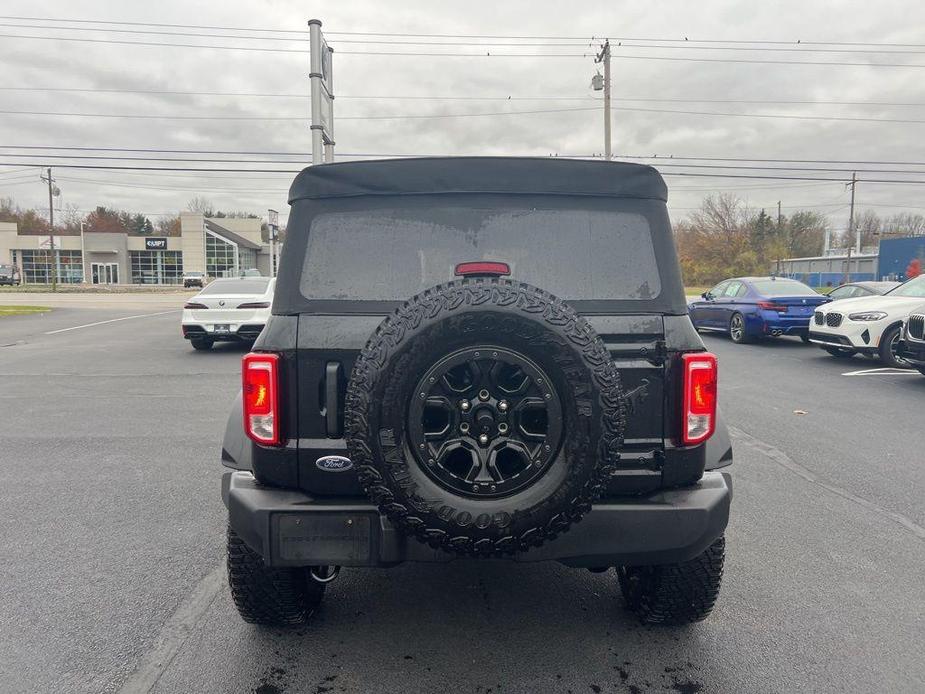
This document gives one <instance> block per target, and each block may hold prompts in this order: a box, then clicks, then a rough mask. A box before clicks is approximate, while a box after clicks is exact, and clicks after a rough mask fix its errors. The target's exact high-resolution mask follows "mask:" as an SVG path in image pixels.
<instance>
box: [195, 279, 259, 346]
mask: <svg viewBox="0 0 925 694" xmlns="http://www.w3.org/2000/svg"><path fill="white" fill-rule="evenodd" d="M275 285H276V280H272V279H269V278H268V277H254V278H250V277H247V278H239V279H218V280H215V281H213V282H211V283H210V284H209V285H208V286H206V287H205V288H204V289H203V290H202V291H201V292H199V293H198V294H197V295H196V296H194V297H192V298H191V299H190V300H189V301H188V302H187V303H186V305H184V306H183V318H182V319H181V320H182V323H181V326H182V329H183V337H185V338H186V339H187V340H189V341H190V344H191V345H193V349H197V350H208V349H212V345H213V344H214V343H215V342H219V341H225V342H228V341H235V340H243V341H250V342H253V341H254V340H256V339H257V336H258V335H260V331H261V330H263V326H264V325H266V322H267V319H268V318H269V317H270V305H271V304H272V303H273V289H274V286H275Z"/></svg>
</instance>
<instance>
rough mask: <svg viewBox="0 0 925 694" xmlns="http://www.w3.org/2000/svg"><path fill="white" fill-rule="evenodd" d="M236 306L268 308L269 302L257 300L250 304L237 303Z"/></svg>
mask: <svg viewBox="0 0 925 694" xmlns="http://www.w3.org/2000/svg"><path fill="white" fill-rule="evenodd" d="M238 308H270V304H269V302H267V301H258V302H256V303H252V304H238Z"/></svg>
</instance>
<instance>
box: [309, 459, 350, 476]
mask: <svg viewBox="0 0 925 694" xmlns="http://www.w3.org/2000/svg"><path fill="white" fill-rule="evenodd" d="M315 465H317V466H318V469H319V470H324V471H325V472H346V471H347V470H350V469H351V468H353V461H352V460H350V458H345V457H344V456H342V455H325V456H322V457H320V458H318V460H316V461H315Z"/></svg>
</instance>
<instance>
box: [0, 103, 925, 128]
mask: <svg viewBox="0 0 925 694" xmlns="http://www.w3.org/2000/svg"><path fill="white" fill-rule="evenodd" d="M613 109H614V110H615V111H626V112H631V113H664V114H676V115H686V116H724V117H731V118H770V119H784V120H822V121H842V122H853V123H903V124H922V123H925V120H921V119H914V118H875V117H866V116H813V115H799V114H785V113H730V112H723V111H691V110H681V109H667V108H642V107H635V106H614V107H613ZM599 110H600V108H599V107H596V106H588V107H577V108H549V109H533V110H527V111H485V112H471V113H402V114H389V115H378V116H338V120H340V121H353V120H357V121H376V120H431V119H439V118H484V117H489V116H526V115H539V114H549V113H579V112H598V111H599ZM0 114H4V115H21V116H53V117H55V116H65V117H78V118H119V119H126V118H130V119H142V120H208V121H308V120H309V117H308V116H225V115H199V116H190V115H172V114H170V115H168V114H151V113H134V114H133V113H81V112H75V111H16V110H0Z"/></svg>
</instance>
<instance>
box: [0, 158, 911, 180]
mask: <svg viewBox="0 0 925 694" xmlns="http://www.w3.org/2000/svg"><path fill="white" fill-rule="evenodd" d="M12 165H13V164H9V163H6V162H0V166H12ZM54 166H55V168H61V169H107V170H117V171H121V170H125V171H203V172H208V171H230V172H241V173H251V172H254V173H262V172H268V173H292V174H295V173H299V172H300V170H288V171H287V170H284V169H246V170H243V171H242V170H241V169H217V168H193V167H178V166H137V165H136V166H125V165H114V164H55V165H54ZM663 175H665V176H690V177H698V178H742V179H746V178H754V179H769V180H784V181H838V182H841V183H844V181H845V179H844V178H828V177H822V176H792V175H787V176H785V175H771V176H769V175H758V174H720V173H694V172H680V171H678V172H674V171H669V172H665V173H664V174H663ZM863 182H864V183H901V184H914V185H918V184H925V179H923V180H902V179H876V178H865V179H864V180H863Z"/></svg>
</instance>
